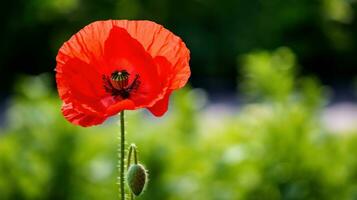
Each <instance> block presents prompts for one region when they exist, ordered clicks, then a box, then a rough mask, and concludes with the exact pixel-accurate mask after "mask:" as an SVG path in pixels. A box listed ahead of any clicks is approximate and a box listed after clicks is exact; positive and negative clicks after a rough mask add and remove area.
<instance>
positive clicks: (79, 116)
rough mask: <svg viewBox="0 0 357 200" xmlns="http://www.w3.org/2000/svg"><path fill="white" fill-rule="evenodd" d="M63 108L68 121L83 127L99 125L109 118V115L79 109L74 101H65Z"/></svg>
mask: <svg viewBox="0 0 357 200" xmlns="http://www.w3.org/2000/svg"><path fill="white" fill-rule="evenodd" d="M61 110H62V113H63V116H64V117H65V118H66V119H67V120H68V121H70V122H71V123H73V124H76V125H80V126H83V127H87V126H93V125H98V124H101V123H103V122H104V121H105V120H106V119H107V117H103V116H100V115H95V114H88V113H85V112H82V111H79V110H77V109H75V108H74V107H73V105H72V103H63V105H62V109H61Z"/></svg>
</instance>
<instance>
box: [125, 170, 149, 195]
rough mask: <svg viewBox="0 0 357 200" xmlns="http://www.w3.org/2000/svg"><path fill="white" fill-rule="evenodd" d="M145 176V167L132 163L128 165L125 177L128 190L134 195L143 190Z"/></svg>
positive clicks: (145, 180)
mask: <svg viewBox="0 0 357 200" xmlns="http://www.w3.org/2000/svg"><path fill="white" fill-rule="evenodd" d="M147 176H148V175H147V172H146V169H145V168H144V166H142V165H141V164H133V165H131V166H130V167H129V170H128V174H127V177H126V178H127V183H128V185H129V188H130V190H131V191H132V192H133V193H134V194H135V195H136V196H139V195H140V194H141V193H142V192H143V190H144V188H145V185H146V182H147Z"/></svg>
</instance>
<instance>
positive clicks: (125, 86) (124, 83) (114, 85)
mask: <svg viewBox="0 0 357 200" xmlns="http://www.w3.org/2000/svg"><path fill="white" fill-rule="evenodd" d="M129 76H130V74H129V73H128V72H127V71H126V70H121V71H118V70H115V71H114V72H113V73H112V74H111V76H110V78H109V77H108V76H106V75H103V83H104V89H105V91H106V92H108V93H110V94H111V95H112V96H114V97H121V98H122V99H127V98H129V97H130V94H131V93H132V92H134V91H136V90H137V89H138V88H139V85H140V80H139V75H138V74H137V75H136V76H135V79H134V80H133V82H132V83H131V84H130V85H129Z"/></svg>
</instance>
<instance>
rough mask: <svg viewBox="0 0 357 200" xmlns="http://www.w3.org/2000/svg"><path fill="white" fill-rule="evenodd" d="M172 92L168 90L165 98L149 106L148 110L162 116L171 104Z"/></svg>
mask: <svg viewBox="0 0 357 200" xmlns="http://www.w3.org/2000/svg"><path fill="white" fill-rule="evenodd" d="M171 92H172V91H171V90H170V91H168V92H167V93H166V94H165V96H164V98H162V99H160V100H159V101H157V102H156V103H155V104H154V105H153V106H152V107H148V110H149V111H150V112H151V113H152V114H153V115H155V116H156V117H161V116H162V115H164V114H165V113H166V111H167V109H168V106H169V99H170V95H171Z"/></svg>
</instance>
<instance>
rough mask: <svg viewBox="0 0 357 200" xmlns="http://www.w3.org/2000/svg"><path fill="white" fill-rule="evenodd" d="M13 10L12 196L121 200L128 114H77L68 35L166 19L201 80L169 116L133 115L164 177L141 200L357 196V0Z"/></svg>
mask: <svg viewBox="0 0 357 200" xmlns="http://www.w3.org/2000/svg"><path fill="white" fill-rule="evenodd" d="M2 7H3V9H2V12H0V15H2V19H4V20H5V21H4V23H3V25H2V29H1V31H0V36H1V37H0V41H1V47H0V51H1V53H0V73H1V74H2V76H1V80H0V89H1V90H0V120H1V121H0V122H1V123H0V200H89V199H118V186H117V185H116V182H117V179H116V177H117V175H118V173H117V169H116V165H117V152H116V150H117V147H118V140H117V136H118V131H119V126H118V123H117V120H118V118H117V117H114V118H111V119H110V120H108V121H107V122H106V123H105V124H103V125H101V126H97V127H93V128H81V127H76V126H73V125H72V124H70V123H69V122H67V121H66V120H65V119H64V118H63V116H62V115H61V113H60V106H61V102H60V100H59V98H58V95H57V92H56V88H55V83H54V72H53V69H54V67H55V56H56V54H57V50H58V48H59V47H60V46H61V44H62V43H63V42H64V41H66V40H67V39H68V38H69V37H70V36H71V35H72V34H74V33H75V32H77V31H78V30H79V29H80V28H82V27H83V26H85V25H86V24H88V23H90V22H92V21H95V20H100V19H109V18H112V19H149V20H154V21H156V22H158V23H160V24H163V25H164V26H165V27H167V28H169V29H170V30H172V31H173V32H175V33H176V34H178V35H179V36H181V37H182V38H183V40H184V41H185V42H186V43H187V46H188V47H189V48H190V50H191V57H192V59H191V69H192V78H191V79H190V86H187V87H186V88H185V89H182V90H180V91H178V92H175V93H174V95H173V96H172V98H171V104H170V108H169V109H170V110H169V112H168V113H167V114H166V115H165V116H164V117H162V118H154V117H152V116H151V115H150V114H149V113H148V112H146V111H131V112H126V113H127V139H128V143H131V142H135V143H136V144H137V146H138V147H139V159H140V160H141V162H142V163H144V165H145V166H146V167H147V168H148V169H149V174H150V175H149V176H150V182H149V185H148V187H147V189H146V191H145V193H144V194H143V196H141V197H139V198H138V199H142V200H161V199H162V200H184V199H190V200H191V199H193V200H211V199H212V200H246V199H247V200H250V199H252V200H261V199H264V200H265V199H267V200H270V199H272V200H275V199H277V200H279V199H284V200H298V199H307V200H322V199H331V200H353V199H357V156H356V154H357V127H356V124H357V122H356V120H357V114H356V113H357V108H356V104H355V101H356V91H357V89H356V87H355V85H356V84H355V83H356V81H355V80H356V77H357V56H356V55H357V45H356V44H357V26H356V25H357V20H356V19H355V17H356V13H357V2H356V1H354V0H265V1H262V0H260V1H258V0H221V1H214V0H206V1H203V0H191V1H188V0H182V1H170V0H151V1H149V0H120V1H118V0H102V1H99V0H98V1H95V0H17V1H7V2H4V3H3V5H2ZM346 102H347V103H346ZM341 106H342V107H341ZM341 108H342V109H341ZM336 110H337V111H336ZM354 117H355V118H354ZM341 127H342V128H341Z"/></svg>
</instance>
